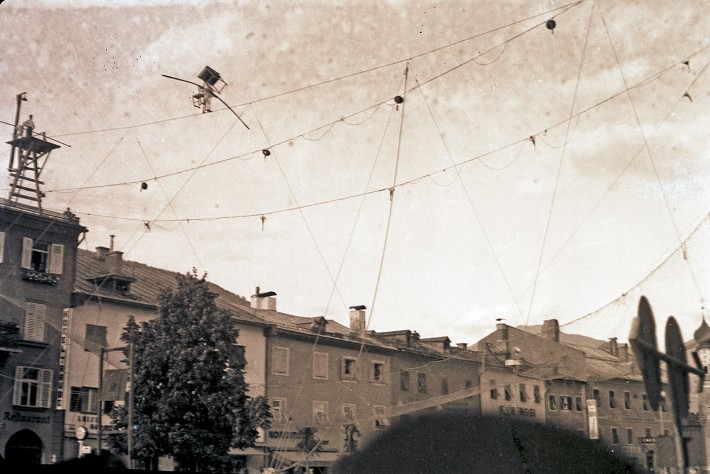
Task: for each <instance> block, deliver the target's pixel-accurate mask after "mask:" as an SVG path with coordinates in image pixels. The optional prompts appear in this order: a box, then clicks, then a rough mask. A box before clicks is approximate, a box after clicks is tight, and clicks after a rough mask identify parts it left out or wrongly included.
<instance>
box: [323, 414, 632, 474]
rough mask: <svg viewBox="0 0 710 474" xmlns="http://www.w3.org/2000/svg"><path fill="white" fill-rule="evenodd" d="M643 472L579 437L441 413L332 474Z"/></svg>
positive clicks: (366, 449)
mask: <svg viewBox="0 0 710 474" xmlns="http://www.w3.org/2000/svg"><path fill="white" fill-rule="evenodd" d="M635 472H639V473H640V472H643V471H641V470H636V468H635V467H634V466H633V465H632V464H631V463H630V461H627V460H625V459H623V458H620V457H617V456H616V455H614V453H612V452H611V451H609V450H608V449H607V448H605V447H604V446H602V445H600V444H598V443H596V442H594V441H590V440H588V439H584V438H582V437H581V436H579V435H577V434H576V433H573V432H569V431H562V430H559V429H556V428H553V427H549V426H545V425H542V424H538V423H535V422H528V421H521V420H518V419H514V418H507V417H500V418H498V417H484V416H479V415H471V414H467V413H450V412H444V413H441V412H436V413H434V414H432V415H425V416H421V417H418V418H417V419H414V420H413V421H409V422H403V423H401V424H398V425H397V426H395V427H393V428H392V429H390V430H388V431H387V432H386V433H383V435H382V436H381V437H379V438H377V439H376V440H373V442H371V443H369V444H368V445H367V446H363V447H362V449H361V450H359V451H358V452H355V453H353V454H351V455H349V456H346V457H344V458H342V459H341V460H340V461H339V462H338V463H336V465H335V466H334V467H333V470H332V471H331V473H332V474H351V473H352V474H367V473H369V474H376V473H377V474H379V473H387V474H400V473H401V474H405V473H406V474H419V473H421V474H425V473H426V474H439V473H447V474H448V473H453V474H455V473H466V474H471V473H531V474H535V473H565V474H570V473H600V474H602V473H603V474H609V473H635Z"/></svg>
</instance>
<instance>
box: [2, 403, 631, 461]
mask: <svg viewBox="0 0 710 474" xmlns="http://www.w3.org/2000/svg"><path fill="white" fill-rule="evenodd" d="M28 469H29V470H28ZM0 472H1V473H2V474H5V473H7V474H9V473H15V472H21V473H27V474H29V472H33V473H34V472H47V473H59V472H62V473H65V472H66V473H73V474H79V473H101V472H137V471H136V470H132V471H129V470H127V469H125V466H124V465H123V464H122V463H121V461H120V460H119V459H118V458H117V457H115V456H113V455H109V454H107V453H104V455H102V456H95V455H91V456H86V457H83V458H80V459H73V460H70V461H66V462H63V463H59V464H54V465H44V466H31V467H26V468H24V469H23V468H21V467H20V466H11V465H8V464H3V465H0ZM145 472H149V471H145ZM153 472H155V471H153ZM637 472H638V473H641V472H643V471H642V470H640V469H639V470H637V469H636V467H635V466H634V465H633V464H631V462H630V461H628V460H626V459H623V458H621V457H617V456H616V455H615V454H614V453H612V452H611V451H610V450H608V449H607V448H605V447H604V446H603V445H601V444H599V443H597V442H594V441H590V440H588V439H585V438H582V437H581V436H579V435H577V434H576V433H573V432H569V431H564V430H560V429H557V428H553V427H550V426H545V425H543V424H540V423H536V422H529V421H524V420H520V419H515V418H508V417H486V416H480V415H472V414H470V413H468V412H463V413H459V412H448V411H447V412H432V414H430V415H429V414H428V415H422V416H419V417H417V418H415V419H413V420H410V421H404V422H402V423H399V424H398V425H396V426H394V427H392V428H391V429H390V430H388V431H386V432H384V433H383V434H382V435H381V436H380V437H378V438H376V439H374V440H373V441H372V442H371V443H369V444H368V445H365V446H362V447H361V449H359V450H358V451H356V452H354V453H351V454H348V455H345V457H343V458H341V459H340V460H339V461H338V462H337V463H336V464H335V466H333V468H332V469H331V470H330V472H329V474H458V473H461V474H463V473H466V474H475V473H486V474H489V473H506V474H510V473H530V474H536V473H560V474H572V473H599V474H613V473H637Z"/></svg>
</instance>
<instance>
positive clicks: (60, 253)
mask: <svg viewBox="0 0 710 474" xmlns="http://www.w3.org/2000/svg"><path fill="white" fill-rule="evenodd" d="M63 269H64V246H63V245H62V244H52V249H51V251H50V253H49V273H54V274H55V275H61V274H62V270H63Z"/></svg>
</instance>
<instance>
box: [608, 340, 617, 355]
mask: <svg viewBox="0 0 710 474" xmlns="http://www.w3.org/2000/svg"><path fill="white" fill-rule="evenodd" d="M609 354H611V355H613V356H614V357H618V356H619V346H618V345H617V343H616V338H615V337H610V338H609Z"/></svg>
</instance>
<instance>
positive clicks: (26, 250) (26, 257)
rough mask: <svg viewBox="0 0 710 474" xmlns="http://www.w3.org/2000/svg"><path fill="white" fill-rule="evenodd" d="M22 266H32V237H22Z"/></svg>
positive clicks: (28, 267) (29, 267)
mask: <svg viewBox="0 0 710 474" xmlns="http://www.w3.org/2000/svg"><path fill="white" fill-rule="evenodd" d="M21 265H22V268H27V269H28V270H29V269H31V268H32V239H30V238H29V237H23V238H22V264H21Z"/></svg>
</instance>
